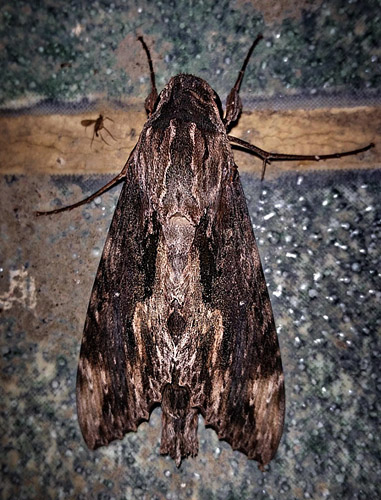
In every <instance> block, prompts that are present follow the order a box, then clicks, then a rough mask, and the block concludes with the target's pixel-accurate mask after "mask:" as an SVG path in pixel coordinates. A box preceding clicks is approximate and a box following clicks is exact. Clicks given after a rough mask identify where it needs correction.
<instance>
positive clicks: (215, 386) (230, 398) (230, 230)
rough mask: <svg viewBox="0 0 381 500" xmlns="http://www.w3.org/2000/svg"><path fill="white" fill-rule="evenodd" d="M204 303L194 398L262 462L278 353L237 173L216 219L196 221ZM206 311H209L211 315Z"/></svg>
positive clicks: (267, 450) (276, 423)
mask: <svg viewBox="0 0 381 500" xmlns="http://www.w3.org/2000/svg"><path fill="white" fill-rule="evenodd" d="M196 244H197V246H198V250H199V256H200V257H199V258H200V275H201V284H202V290H203V302H204V304H205V306H206V307H207V308H208V309H209V310H210V311H211V313H212V314H213V315H214V320H213V321H211V322H210V325H211V326H210V328H209V331H208V332H207V333H206V334H205V335H204V336H203V338H202V339H201V341H200V344H199V346H198V350H197V358H196V360H195V366H201V367H203V368H202V370H201V371H200V372H199V373H198V374H196V375H195V376H194V378H193V380H192V382H191V391H193V394H194V395H195V396H194V399H193V401H192V402H191V404H192V405H193V406H198V407H199V408H200V409H201V411H202V413H203V414H204V417H205V423H206V425H208V426H211V427H212V428H214V429H215V430H216V431H217V433H218V436H219V438H220V439H224V440H226V441H227V442H229V443H230V444H231V446H232V447H233V448H234V449H238V450H240V451H242V452H244V453H245V454H246V455H247V456H248V457H249V458H252V459H255V460H257V461H258V462H259V463H260V464H262V465H265V464H267V463H269V462H270V460H271V458H272V457H273V456H274V454H275V452H276V450H277V447H278V444H279V440H280V438H281V435H282V429H283V420H284V408H285V396H284V382H283V373H282V364H281V357H280V351H279V345H278V339H277V335H276V330H275V325H274V320H273V314H272V309H271V304H270V299H269V295H268V292H267V287H266V282H265V279H264V276H263V271H262V266H261V263H260V258H259V253H258V249H257V246H256V243H255V238H254V234H253V230H252V225H251V221H250V217H249V214H248V210H247V206H246V201H245V197H244V194H243V190H242V186H241V183H240V180H239V178H238V174H237V175H236V176H235V179H234V180H233V181H232V182H229V183H228V184H227V186H226V189H224V190H223V192H222V198H221V203H220V207H219V210H218V211H217V215H216V218H215V220H214V222H213V224H212V228H210V220H209V221H208V216H207V214H206V216H205V217H204V220H203V221H202V222H201V224H200V226H199V228H198V234H197V237H196ZM211 317H212V316H211Z"/></svg>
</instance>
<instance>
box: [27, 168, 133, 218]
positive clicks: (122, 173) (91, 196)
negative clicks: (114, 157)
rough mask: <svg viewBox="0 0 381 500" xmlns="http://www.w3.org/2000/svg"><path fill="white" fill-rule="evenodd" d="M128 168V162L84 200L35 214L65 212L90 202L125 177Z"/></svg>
mask: <svg viewBox="0 0 381 500" xmlns="http://www.w3.org/2000/svg"><path fill="white" fill-rule="evenodd" d="M127 168H128V163H126V165H125V166H124V167H123V170H122V171H121V172H120V174H118V175H117V176H116V177H114V178H113V179H111V181H110V182H108V183H107V184H105V185H104V186H103V187H101V188H100V189H98V191H97V192H95V193H94V194H92V195H90V196H88V197H87V198H85V199H84V200H81V201H78V202H77V203H73V205H68V206H66V207H62V208H57V209H56V210H49V211H47V212H35V215H37V216H40V215H52V214H59V213H60V212H66V210H73V208H76V207H80V206H81V205H85V204H86V203H90V201H92V200H94V199H95V198H97V196H100V195H101V194H103V193H105V192H106V191H107V190H109V189H110V188H112V187H113V186H115V185H116V184H119V182H121V181H122V180H124V179H125V177H126V171H127Z"/></svg>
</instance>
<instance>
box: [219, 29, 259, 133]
mask: <svg viewBox="0 0 381 500" xmlns="http://www.w3.org/2000/svg"><path fill="white" fill-rule="evenodd" d="M262 38H263V36H262V35H258V36H257V38H256V39H255V40H254V42H253V44H252V46H251V47H250V49H249V52H248V53H247V56H246V58H245V60H244V62H243V65H242V68H241V70H240V72H239V73H238V78H237V81H236V82H235V85H234V87H233V88H232V89H231V91H230V93H229V95H228V97H227V99H226V112H225V118H224V124H225V128H226V130H228V129H229V128H230V126H231V125H232V124H233V123H234V122H235V121H236V120H237V119H238V117H239V115H240V113H241V111H242V102H241V98H240V97H239V89H240V87H241V83H242V79H243V75H244V74H245V70H246V66H247V63H248V62H249V59H250V57H251V54H252V53H253V50H254V49H255V47H256V45H257V43H258V42H259V41H260V40H261V39H262Z"/></svg>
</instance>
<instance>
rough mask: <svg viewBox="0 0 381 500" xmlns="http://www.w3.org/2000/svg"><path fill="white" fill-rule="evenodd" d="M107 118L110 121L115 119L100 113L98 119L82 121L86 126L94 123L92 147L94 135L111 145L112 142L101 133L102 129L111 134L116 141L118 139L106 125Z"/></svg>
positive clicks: (92, 139)
mask: <svg viewBox="0 0 381 500" xmlns="http://www.w3.org/2000/svg"><path fill="white" fill-rule="evenodd" d="M105 120H110V122H114V120H112V119H111V118H109V117H108V116H105V117H104V116H103V115H99V116H98V118H97V119H96V120H82V121H81V125H83V126H84V127H86V128H87V127H89V126H90V125H94V131H93V137H92V138H91V145H90V147H92V145H93V141H94V137H100V138H101V140H102V141H103V142H104V143H105V144H107V146H110V144H109V143H108V142H107V141H106V140H105V138H104V137H103V136H102V134H101V130H102V129H103V130H105V131H106V132H107V133H108V134H109V136H110V137H111V138H112V139H114V141H116V139H115V137H114V136H113V135H112V133H111V132H110V131H109V130H108V129H107V128H106V127H105V126H104V122H105Z"/></svg>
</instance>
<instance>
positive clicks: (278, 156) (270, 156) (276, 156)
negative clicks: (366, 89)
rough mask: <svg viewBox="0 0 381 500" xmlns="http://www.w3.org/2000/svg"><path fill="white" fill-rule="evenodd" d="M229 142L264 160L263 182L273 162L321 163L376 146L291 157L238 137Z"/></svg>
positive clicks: (371, 144)
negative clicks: (301, 161) (271, 151)
mask: <svg viewBox="0 0 381 500" xmlns="http://www.w3.org/2000/svg"><path fill="white" fill-rule="evenodd" d="M228 138H229V141H231V142H234V143H236V144H239V145H240V146H242V147H243V148H245V149H248V150H249V151H251V152H253V153H254V154H255V155H256V156H259V158H261V159H262V160H263V166H262V176H261V180H263V178H264V176H265V171H266V165H267V163H270V162H271V161H295V160H296V161H297V160H310V161H320V160H331V159H333V158H342V157H343V156H351V155H357V154H358V153H363V152H364V151H368V149H371V148H373V147H374V144H373V143H372V142H371V143H370V144H368V145H367V146H365V147H363V148H359V149H353V150H352V151H344V152H342V153H331V154H329V155H291V154H290V155H289V154H284V153H270V152H269V151H264V150H263V149H261V148H258V147H257V146H254V145H253V144H250V143H249V142H246V141H243V140H242V139H238V137H233V136H232V135H228Z"/></svg>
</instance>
